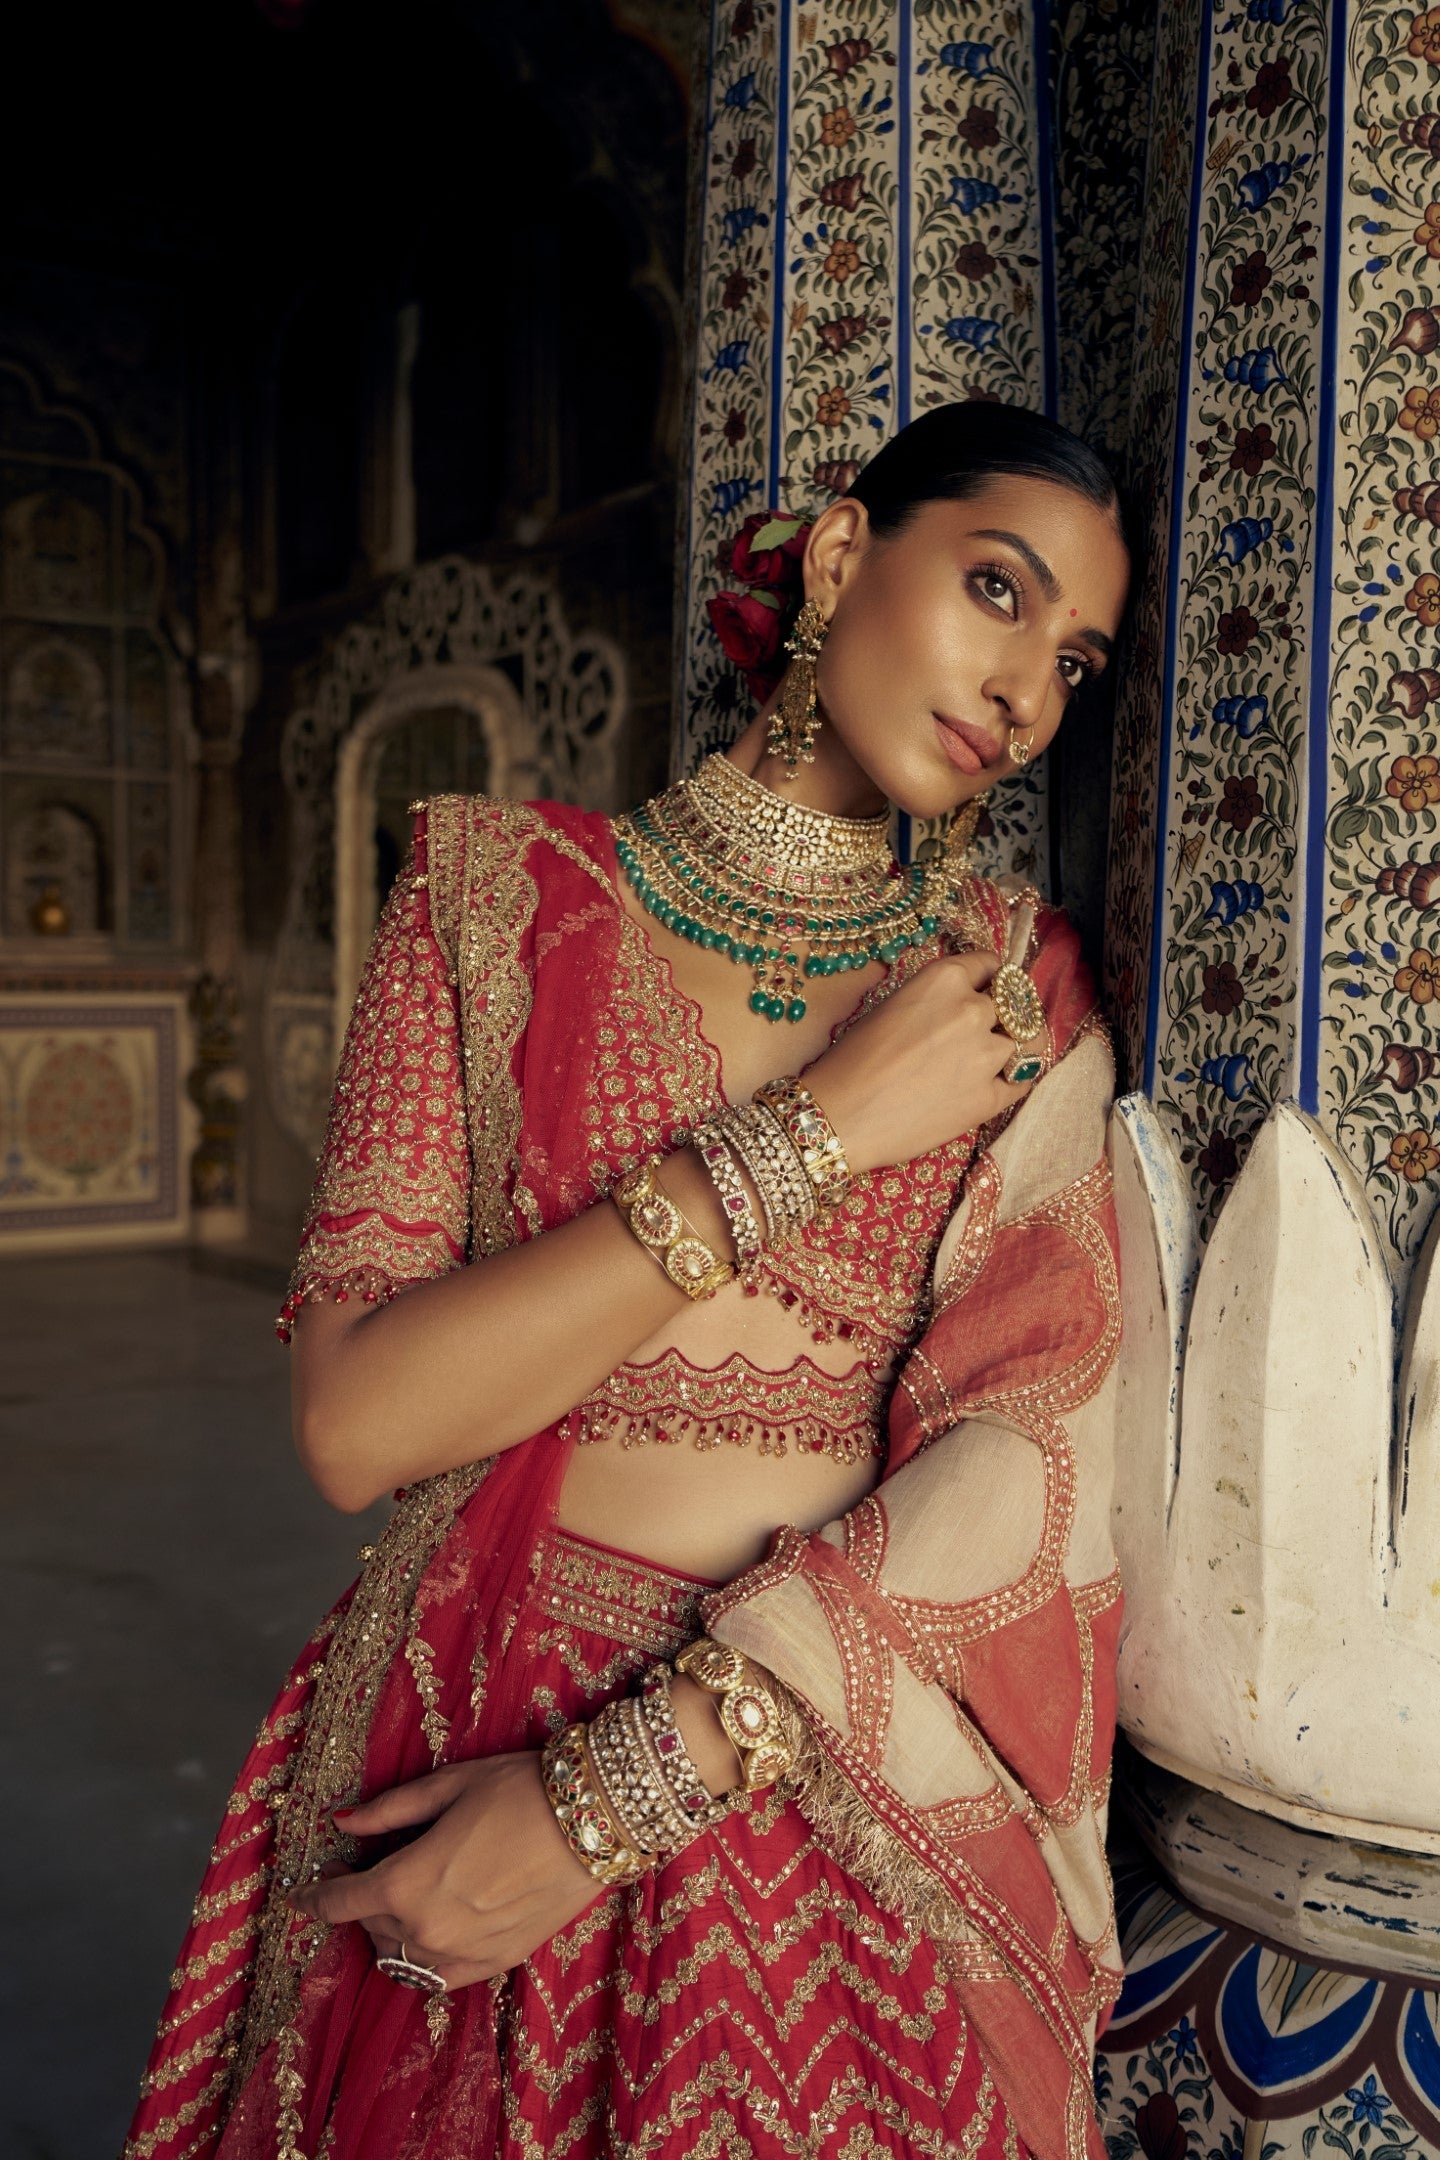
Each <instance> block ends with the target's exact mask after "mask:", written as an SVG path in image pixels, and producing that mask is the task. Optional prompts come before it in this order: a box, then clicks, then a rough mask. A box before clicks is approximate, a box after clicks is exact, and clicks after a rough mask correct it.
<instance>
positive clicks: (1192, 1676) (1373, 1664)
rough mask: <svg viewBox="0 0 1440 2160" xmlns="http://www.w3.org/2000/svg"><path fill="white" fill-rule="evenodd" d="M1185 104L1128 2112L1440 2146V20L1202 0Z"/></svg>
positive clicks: (1138, 864) (1136, 1593)
mask: <svg viewBox="0 0 1440 2160" xmlns="http://www.w3.org/2000/svg"><path fill="white" fill-rule="evenodd" d="M1154 80H1155V91H1154V99H1153V107H1152V111H1153V125H1152V132H1151V146H1150V161H1149V170H1148V176H1147V186H1146V214H1145V233H1144V244H1143V247H1142V251H1141V287H1140V293H1139V300H1138V306H1137V311H1136V320H1135V336H1134V352H1135V368H1134V376H1133V385H1132V400H1131V418H1130V426H1129V434H1128V444H1127V462H1128V466H1129V472H1130V477H1131V480H1132V484H1133V486H1134V488H1135V492H1136V495H1137V497H1138V499H1139V501H1140V503H1141V505H1142V506H1143V508H1144V510H1145V512H1146V514H1147V516H1148V519H1149V525H1150V535H1149V537H1150V552H1149V559H1148V561H1147V563H1146V564H1145V566H1144V575H1143V578H1142V584H1141V591H1140V595H1139V603H1138V609H1137V619H1136V624H1135V635H1134V638H1133V642H1132V650H1131V652H1130V655H1129V658H1128V663H1127V666H1126V668H1125V670H1124V674H1123V681H1122V687H1121V693H1120V703H1119V709H1118V713H1117V726H1116V738H1115V767H1114V793H1113V812H1112V819H1111V829H1110V870H1109V880H1108V888H1109V897H1108V916H1109V922H1108V936H1107V961H1108V991H1109V1000H1110V1006H1111V1010H1112V1014H1113V1016H1114V1018H1115V1022H1116V1026H1117V1033H1118V1035H1119V1038H1120V1043H1121V1047H1122V1051H1123V1053H1124V1057H1125V1061H1126V1063H1127V1065H1128V1069H1129V1073H1130V1076H1131V1079H1132V1082H1133V1083H1137V1084H1138V1086H1137V1092H1136V1093H1135V1094H1134V1095H1132V1096H1131V1097H1129V1098H1128V1099H1127V1100H1126V1101H1125V1102H1124V1104H1123V1105H1122V1106H1121V1110H1120V1112H1119V1114H1118V1116H1117V1120H1116V1127H1115V1146H1114V1152H1115V1161H1116V1177H1117V1193H1118V1196H1119V1200H1120V1205H1121V1210H1122V1221H1123V1224H1124V1229H1125V1251H1126V1270H1125V1276H1126V1300H1127V1324H1128V1331H1129V1332H1128V1349H1127V1357H1128V1360H1129V1371H1128V1380H1127V1391H1126V1408H1125V1413H1124V1415H1125V1433H1124V1447H1123V1450H1122V1460H1121V1465H1120V1472H1119V1477H1118V1481H1117V1494H1116V1534H1117V1543H1118V1545H1119V1547H1120V1550H1121V1557H1122V1563H1123V1565H1124V1568H1125V1572H1126V1577H1127V1604H1128V1619H1127V1628H1126V1634H1125V1639H1124V1643H1123V1646H1122V1655H1121V1671H1120V1688H1121V1697H1120V1703H1121V1708H1120V1714H1121V1720H1122V1723H1123V1725H1124V1726H1125V1728H1126V1730H1127V1731H1128V1733H1129V1736H1130V1738H1131V1740H1132V1741H1133V1743H1134V1745H1135V1746H1136V1747H1137V1748H1138V1749H1139V1750H1140V1751H1141V1752H1142V1756H1143V1758H1144V1761H1142V1762H1132V1763H1131V1764H1130V1766H1129V1768H1128V1769H1127V1770H1124V1771H1122V1776H1123V1777H1124V1780H1125V1787H1126V1792H1127V1812H1128V1814H1129V1816H1130V1819H1131V1821H1132V1823H1134V1822H1138V1823H1139V1825H1140V1835H1141V1841H1142V1845H1143V1847H1144V1853H1145V1858H1144V1860H1143V1862H1140V1863H1137V1864H1136V1865H1134V1866H1130V1865H1129V1863H1127V1864H1126V1865H1124V1866H1122V1868H1121V1872H1120V1885H1121V1892H1122V1899H1123V1900H1124V1901H1126V1903H1125V1926H1124V1930H1123V1933H1124V1936H1125V1941H1126V1949H1127V1958H1128V1962H1129V1973H1130V1978H1129V1982H1128V1984H1127V1995H1126V1999H1125V2001H1124V2003H1123V2004H1122V2006H1121V2013H1120V2015H1118V2016H1117V2019H1116V2021H1115V2025H1114V2027H1113V2029H1112V2031H1111V2032H1110V2033H1109V2034H1108V2035H1107V2036H1106V2039H1105V2041H1104V2043H1103V2047H1102V2055H1101V2086H1102V2093H1103V2096H1104V2099H1105V2104H1106V2108H1107V2112H1108V2116H1109V2120H1110V2123H1111V2142H1112V2150H1113V2151H1114V2152H1115V2154H1116V2155H1117V2160H1126V2156H1128V2155H1129V2154H1130V2153H1132V2152H1134V2151H1136V2150H1140V2151H1143V2152H1145V2153H1146V2154H1147V2155H1155V2154H1158V2153H1160V2152H1161V2151H1163V2152H1164V2153H1166V2154H1167V2155H1172V2154H1173V2155H1174V2156H1175V2160H1179V2155H1180V2154H1181V2153H1183V2152H1186V2151H1188V2150H1190V2149H1191V2147H1192V2146H1193V2147H1194V2149H1195V2150H1196V2151H1197V2152H1199V2153H1203V2154H1207V2155H1209V2156H1211V2160H1225V2156H1227V2155H1229V2154H1230V2153H1231V2152H1232V2151H1235V2150H1237V2149H1238V2148H1240V2147H1242V2146H1243V2149H1244V2151H1245V2152H1246V2153H1247V2154H1249V2153H1251V2152H1252V2151H1253V2152H1254V2153H1255V2154H1256V2156H1257V2160H1258V2156H1259V2155H1260V2154H1261V2153H1262V2152H1263V2153H1265V2154H1280V2153H1285V2154H1289V2153H1291V2152H1292V2151H1293V2152H1295V2153H1297V2154H1302V2153H1303V2154H1308V2153H1309V2152H1310V2151H1311V2149H1312V2147H1314V2146H1315V2143H1316V2140H1317V2139H1318V2140H1320V2141H1321V2142H1322V2143H1323V2144H1324V2145H1327V2146H1336V2145H1338V2146H1340V2147H1341V2148H1342V2149H1343V2150H1344V2151H1346V2152H1348V2153H1352V2154H1358V2153H1359V2152H1361V2151H1362V2150H1364V2149H1366V2148H1367V2146H1368V2148H1369V2149H1370V2150H1372V2151H1373V2150H1375V2149H1376V2148H1377V2147H1378V2148H1380V2149H1383V2150H1386V2151H1387V2152H1396V2151H1399V2150H1419V2151H1422V2152H1427V2153H1429V2152H1440V1993H1437V1989H1440V1778H1437V1775H1436V1770H1437V1765H1440V1738H1437V1735H1440V1593H1437V1587H1436V1583H1437V1571H1436V1559H1437V1555H1440V1282H1437V1280H1436V1268H1435V1262H1434V1255H1435V1251H1436V1238H1437V1232H1436V1229H1435V1212H1436V1210H1435V1203H1436V1197H1437V1192H1440V1141H1437V1139H1436V1135H1435V1128H1436V1125H1437V1122H1440V1089H1437V1087H1436V1084H1435V1080H1436V1075H1437V1072H1440V1041H1437V1037H1436V1031H1435V1024H1434V1019H1435V1015H1436V1012H1437V1005H1436V999H1435V993H1436V991H1437V990H1440V935H1435V934H1432V933H1431V932H1430V930H1429V929H1428V927H1427V922H1433V921H1435V919H1436V918H1435V916H1433V915H1428V916H1427V910H1428V908H1429V906H1430V895H1431V890H1432V886H1433V890H1434V893H1435V898H1436V900H1437V902H1440V868H1436V869H1432V868H1431V865H1432V863H1433V862H1434V860H1435V858H1437V857H1440V826H1437V810H1440V801H1437V798H1440V760H1437V756H1436V743H1435V734H1434V716H1435V710H1436V706H1435V696H1436V693H1437V692H1440V673H1436V672H1435V670H1434V668H1433V667H1432V662H1434V661H1435V660H1436V659H1437V657H1440V655H1437V651H1436V640H1437V626H1440V530H1437V526H1436V523H1435V522H1434V520H1432V518H1431V517H1430V514H1429V508H1428V506H1429V504H1430V501H1431V497H1432V495H1434V496H1436V499H1437V502H1440V490H1437V486H1436V483H1437V481H1440V457H1437V456H1436V453H1435V450H1434V447H1433V445H1434V441H1435V438H1436V436H1437V434H1440V429H1437V426H1436V419H1435V414H1436V413H1437V412H1440V366H1437V348H1440V313H1437V312H1434V311H1432V310H1434V309H1436V308H1437V307H1440V272H1437V258H1440V241H1437V238H1436V235H1437V232H1440V161H1437V155H1436V153H1435V152H1432V150H1431V148H1430V143H1431V135H1432V130H1433V132H1434V134H1435V137H1436V146H1437V151H1440V10H1436V11H1433V12H1432V13H1431V14H1428V15H1427V14H1416V13H1415V11H1414V10H1413V9H1412V8H1410V7H1399V8H1397V7H1395V6H1393V5H1381V4H1378V0H1348V4H1347V0H1328V4H1325V0H1244V4H1241V5H1236V6H1234V7H1220V6H1215V5H1213V4H1211V0H1178V4H1177V5H1174V6H1168V7H1166V8H1165V9H1164V10H1163V11H1162V12H1161V14H1160V16H1159V18H1158V39H1157V49H1156V69H1155V79H1154ZM1432 197H1433V198H1436V199H1435V200H1434V201H1432ZM1432 401H1433V402H1432ZM1156 1861H1158V1862H1159V1866H1160V1869H1161V1870H1162V1873H1161V1874H1160V1875H1159V1876H1157V1875H1156V1873H1155V1869H1154V1865H1153V1863H1154V1862H1156Z"/></svg>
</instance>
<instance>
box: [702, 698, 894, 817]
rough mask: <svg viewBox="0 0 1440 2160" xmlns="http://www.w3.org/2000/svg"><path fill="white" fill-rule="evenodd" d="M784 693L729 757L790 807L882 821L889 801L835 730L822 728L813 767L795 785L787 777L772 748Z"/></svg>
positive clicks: (798, 771)
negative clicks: (773, 718)
mask: <svg viewBox="0 0 1440 2160" xmlns="http://www.w3.org/2000/svg"><path fill="white" fill-rule="evenodd" d="M778 703H779V693H778V691H777V693H776V694H775V696H774V697H772V698H771V699H770V702H769V703H768V704H767V705H765V706H763V707H762V708H761V710H760V711H759V712H758V713H757V714H756V715H755V718H754V719H753V720H752V721H751V722H750V725H749V726H748V727H747V728H746V730H745V732H744V734H743V735H741V736H740V737H739V738H738V740H737V741H735V742H733V743H732V744H731V745H730V748H729V749H728V750H727V751H726V753H725V754H726V756H727V757H729V758H731V759H732V760H733V761H734V763H735V764H737V765H738V766H739V767H740V770H741V772H743V773H748V774H749V776H750V778H751V779H752V780H758V781H759V783H760V785H761V787H767V788H772V789H773V790H774V792H775V793H776V794H777V795H779V796H782V797H783V798H784V800H785V801H786V802H793V803H803V804H804V806H805V808H806V809H807V810H824V811H828V812H829V813H830V815H831V816H832V817H847V818H869V817H877V816H878V815H879V813H880V812H881V811H882V810H884V809H885V808H886V802H885V797H884V796H883V795H882V794H881V792H880V790H879V788H877V787H876V785H875V783H874V781H873V780H872V779H871V778H870V776H869V774H868V773H867V772H865V771H864V770H863V769H862V768H861V767H860V766H859V765H857V764H856V762H855V760H854V758H853V757H852V756H851V755H850V752H849V751H848V750H847V749H846V747H845V745H844V743H842V742H841V740H840V738H839V736H838V735H837V734H836V732H835V730H834V728H833V727H822V728H821V730H820V734H819V738H818V740H817V742H816V744H815V762H814V764H813V765H801V766H799V767H798V768H797V769H796V773H795V777H794V779H793V780H788V779H787V778H786V777H785V760H784V759H783V758H777V757H774V756H772V755H771V752H770V750H769V749H768V747H767V745H766V739H765V738H766V735H767V733H768V731H769V726H770V715H771V714H772V713H773V712H774V710H775V708H776V706H777V705H778Z"/></svg>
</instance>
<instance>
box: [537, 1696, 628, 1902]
mask: <svg viewBox="0 0 1440 2160" xmlns="http://www.w3.org/2000/svg"><path fill="white" fill-rule="evenodd" d="M540 1775H541V1778H542V1780H543V1782H544V1786H545V1797H546V1799H547V1800H548V1801H549V1802H550V1806H551V1808H552V1810H553V1812H554V1815H555V1820H556V1821H557V1822H558V1823H559V1825H560V1828H561V1829H562V1831H563V1832H564V1833H565V1842H566V1844H567V1845H568V1846H569V1847H570V1850H571V1852H573V1853H574V1855H575V1857H576V1859H577V1860H578V1861H579V1862H580V1864H581V1866H582V1867H584V1868H585V1869H586V1870H587V1872H588V1873H589V1874H591V1875H593V1876H594V1878H595V1880H596V1882H598V1883H604V1884H605V1885H606V1887H607V1888H609V1887H610V1886H612V1885H613V1884H616V1883H631V1882H634V1881H635V1879H636V1878H637V1876H640V1875H644V1874H646V1873H647V1872H648V1870H649V1869H650V1868H652V1867H653V1866H654V1865H655V1855H654V1854H653V1853H644V1852H641V1851H640V1850H639V1849H638V1847H636V1846H634V1845H632V1844H630V1843H629V1842H628V1841H627V1838H626V1835H625V1832H624V1830H623V1829H622V1828H621V1826H620V1825H619V1824H617V1823H616V1821H615V1819H614V1817H613V1816H612V1815H611V1813H610V1810H609V1809H608V1808H607V1807H606V1805H605V1801H604V1797H603V1794H602V1793H601V1790H600V1787H599V1781H598V1779H597V1778H596V1776H595V1765H594V1764H593V1763H592V1762H591V1760H590V1750H589V1747H588V1745H587V1743H586V1734H585V1727H584V1726H583V1725H569V1726H567V1727H566V1729H565V1731H564V1732H562V1733H558V1734H557V1735H556V1737H555V1738H554V1739H553V1740H551V1741H550V1742H549V1743H548V1745H547V1746H546V1748H545V1749H544V1752H543V1753H542V1755H541V1757H540Z"/></svg>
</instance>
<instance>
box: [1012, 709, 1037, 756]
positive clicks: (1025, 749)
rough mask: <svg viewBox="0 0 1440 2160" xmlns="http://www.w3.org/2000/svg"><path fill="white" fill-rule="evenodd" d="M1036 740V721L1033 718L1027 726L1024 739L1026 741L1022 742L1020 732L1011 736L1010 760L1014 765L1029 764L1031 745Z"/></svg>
mask: <svg viewBox="0 0 1440 2160" xmlns="http://www.w3.org/2000/svg"><path fill="white" fill-rule="evenodd" d="M1034 740H1035V723H1034V721H1033V720H1032V721H1031V723H1030V725H1029V727H1028V728H1026V730H1025V740H1024V742H1021V741H1020V738H1019V736H1018V734H1015V735H1012V736H1011V737H1010V762H1011V763H1012V764H1013V765H1028V764H1029V762H1030V750H1031V746H1032V744H1033V743H1034Z"/></svg>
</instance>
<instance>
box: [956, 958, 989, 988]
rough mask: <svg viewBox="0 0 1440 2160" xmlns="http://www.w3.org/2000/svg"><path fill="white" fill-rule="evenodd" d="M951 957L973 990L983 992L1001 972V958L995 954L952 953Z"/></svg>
mask: <svg viewBox="0 0 1440 2160" xmlns="http://www.w3.org/2000/svg"><path fill="white" fill-rule="evenodd" d="M950 957H951V959H952V961H953V963H954V965H955V966H956V967H957V968H958V969H959V970H960V972H961V974H962V975H963V976H964V977H965V979H966V981H967V982H968V983H969V985H970V987H971V989H972V990H983V989H984V988H985V986H986V984H987V983H992V982H993V981H994V980H995V977H996V976H997V975H998V974H999V972H1000V961H999V958H998V956H997V955H996V954H995V953H993V952H961V953H952V954H951V956H950Z"/></svg>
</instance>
